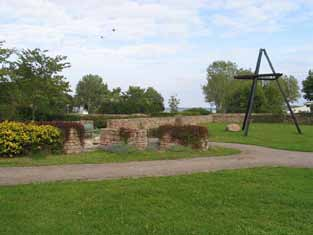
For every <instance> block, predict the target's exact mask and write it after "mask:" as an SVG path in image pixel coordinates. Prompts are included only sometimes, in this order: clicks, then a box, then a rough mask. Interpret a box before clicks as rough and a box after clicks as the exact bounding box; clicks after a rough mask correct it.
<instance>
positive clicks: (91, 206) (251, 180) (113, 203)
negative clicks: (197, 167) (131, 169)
mask: <svg viewBox="0 0 313 235" xmlns="http://www.w3.org/2000/svg"><path fill="white" fill-rule="evenodd" d="M312 179H313V170H312V169H288V168H257V169H245V170H236V171H235V170H232V171H221V172H216V173H206V174H194V175H188V176H174V177H160V178H157V177H156V178H141V179H124V180H112V181H100V182H65V183H49V184H33V185H23V186H5V187H0V214H1V220H0V234H6V235H11V234H23V235H28V234H31V235H32V234H44V235H49V234H51V235H52V234H53V235H55V234H67V235H69V234H93V235H95V234H105V235H109V234H123V235H128V234H136V235H143V234H147V235H151V234H159V235H167V234H171V235H185V234H197V235H207V234H216V235H226V234H227V235H242V234H249V235H262V234H264V235H265V234H266V235H271V234H272V235H295V234H297V235H308V234H312V233H313V223H312V221H313V200H312V198H313V187H312Z"/></svg>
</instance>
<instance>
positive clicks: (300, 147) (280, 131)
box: [207, 123, 313, 152]
mask: <svg viewBox="0 0 313 235" xmlns="http://www.w3.org/2000/svg"><path fill="white" fill-rule="evenodd" d="M226 125H227V124H220V123H209V124H208V125H207V126H208V128H209V132H210V134H211V138H210V140H211V141H216V142H232V143H242V144H254V145H261V146H266V147H271V148H277V149H286V150H294V151H305V152H313V126H308V125H301V129H302V131H303V134H302V135H299V134H298V133H297V131H296V128H295V126H294V125H290V124H265V123H251V125H250V129H249V135H248V136H247V137H245V136H243V132H227V131H225V130H224V129H225V127H226Z"/></svg>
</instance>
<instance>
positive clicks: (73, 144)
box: [63, 128, 84, 154]
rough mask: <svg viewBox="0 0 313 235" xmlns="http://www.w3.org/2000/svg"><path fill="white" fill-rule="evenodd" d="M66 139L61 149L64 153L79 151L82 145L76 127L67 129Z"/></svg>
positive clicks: (81, 149)
mask: <svg viewBox="0 0 313 235" xmlns="http://www.w3.org/2000/svg"><path fill="white" fill-rule="evenodd" d="M69 132H70V133H69V136H68V139H67V140H66V141H65V143H64V145H63V151H64V153H65V154H73V153H81V152H82V151H83V148H84V146H83V145H82V144H81V142H80V139H79V136H78V133H77V131H76V129H74V128H71V129H70V130H69Z"/></svg>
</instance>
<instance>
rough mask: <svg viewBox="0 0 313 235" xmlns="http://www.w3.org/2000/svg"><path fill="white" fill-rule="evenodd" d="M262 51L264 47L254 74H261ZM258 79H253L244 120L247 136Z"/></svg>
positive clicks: (260, 52)
mask: <svg viewBox="0 0 313 235" xmlns="http://www.w3.org/2000/svg"><path fill="white" fill-rule="evenodd" d="M262 52H263V49H260V50H259V56H258V61H257V64H256V67H255V71H254V74H259V71H260V66H261V59H262ZM257 81H258V79H257V78H255V79H253V83H252V86H251V91H250V97H249V102H248V108H247V111H246V114H245V119H244V122H243V130H244V135H245V136H247V135H248V132H249V125H250V119H251V113H252V109H253V104H254V97H255V92H256V86H257Z"/></svg>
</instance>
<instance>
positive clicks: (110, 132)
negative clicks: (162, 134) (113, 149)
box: [100, 128, 148, 150]
mask: <svg viewBox="0 0 313 235" xmlns="http://www.w3.org/2000/svg"><path fill="white" fill-rule="evenodd" d="M119 132H120V130H119V129H115V128H105V129H102V130H101V137H100V144H101V145H102V146H103V147H109V146H112V145H114V144H122V143H123V140H122V139H121V138H120V133H119ZM129 132H130V137H129V139H128V141H127V143H128V144H129V145H131V146H134V147H135V148H137V149H140V150H143V149H145V148H146V147H147V146H148V136H147V130H146V129H129Z"/></svg>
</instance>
